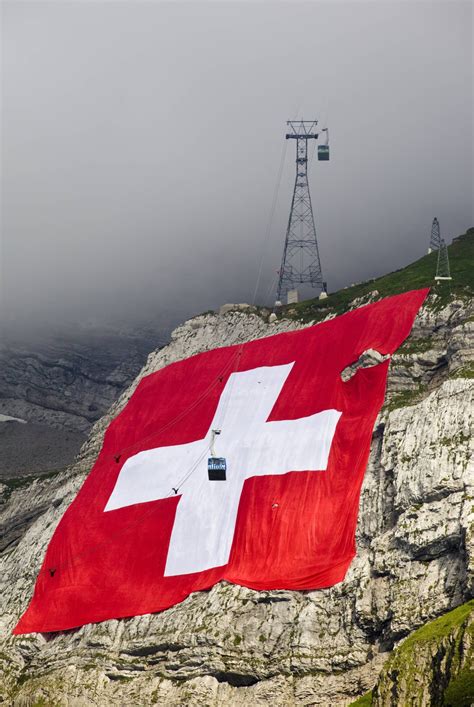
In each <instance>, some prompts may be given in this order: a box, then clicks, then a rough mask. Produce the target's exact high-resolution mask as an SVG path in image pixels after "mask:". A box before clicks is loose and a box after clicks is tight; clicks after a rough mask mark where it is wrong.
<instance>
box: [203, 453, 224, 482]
mask: <svg viewBox="0 0 474 707" xmlns="http://www.w3.org/2000/svg"><path fill="white" fill-rule="evenodd" d="M226 471H227V462H226V460H225V459H224V457H209V459H208V460H207V474H208V476H209V481H225V480H226Z"/></svg>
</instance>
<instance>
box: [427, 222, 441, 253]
mask: <svg viewBox="0 0 474 707" xmlns="http://www.w3.org/2000/svg"><path fill="white" fill-rule="evenodd" d="M440 245H441V232H440V229H439V221H438V219H437V218H436V216H435V218H434V219H433V223H432V224H431V238H430V248H429V251H428V252H429V253H431V252H432V251H433V250H438V249H439V246H440Z"/></svg>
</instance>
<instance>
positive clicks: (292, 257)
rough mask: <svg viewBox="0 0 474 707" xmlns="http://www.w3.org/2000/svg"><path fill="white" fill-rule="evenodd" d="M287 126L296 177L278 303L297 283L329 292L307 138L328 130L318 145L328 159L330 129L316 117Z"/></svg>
mask: <svg viewBox="0 0 474 707" xmlns="http://www.w3.org/2000/svg"><path fill="white" fill-rule="evenodd" d="M287 126H288V132H287V134H286V139H287V140H296V179H295V187H294V191H293V199H292V202H291V210H290V218H289V220H288V227H287V230H286V238H285V247H284V250H283V258H282V261H281V267H280V273H279V280H278V290H277V302H278V303H280V302H281V301H282V298H283V297H285V296H287V295H288V292H289V291H290V290H295V289H296V287H297V285H298V284H306V285H309V286H310V287H317V288H319V289H320V290H321V293H324V294H326V283H325V282H324V281H323V273H322V269H321V261H320V258H319V248H318V241H317V238H316V227H315V225H314V216H313V207H312V204H311V195H310V192H309V183H308V141H309V140H317V139H318V138H319V131H320V132H324V133H326V144H323V145H318V160H319V161H327V160H329V135H328V129H327V128H323V129H321V130H319V129H318V127H317V126H318V121H317V120H292V121H288V122H287Z"/></svg>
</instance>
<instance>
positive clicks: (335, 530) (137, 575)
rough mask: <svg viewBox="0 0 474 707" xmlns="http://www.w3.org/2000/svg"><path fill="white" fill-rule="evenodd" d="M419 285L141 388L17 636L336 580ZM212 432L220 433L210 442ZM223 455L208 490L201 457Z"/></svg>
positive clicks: (115, 427)
mask: <svg viewBox="0 0 474 707" xmlns="http://www.w3.org/2000/svg"><path fill="white" fill-rule="evenodd" d="M427 292H428V291H427V290H417V291H413V292H408V293H406V294H403V295H397V296H395V297H390V298H388V299H385V300H382V301H380V302H377V303H376V304H371V305H367V306H365V307H361V308H360V309H357V310H355V311H353V312H349V313H347V314H344V315H342V316H340V317H337V318H336V319H333V320H331V321H328V322H324V323H322V324H318V325H316V326H312V327H309V328H307V329H303V330H301V331H296V332H291V333H284V334H278V335H276V336H270V337H268V338H264V339H259V340H256V341H252V342H249V343H246V344H243V345H240V346H231V347H227V348H220V349H214V350H213V351H209V352H206V353H202V354H198V355H196V356H193V357H191V358H188V359H186V360H184V361H180V362H178V363H174V364H172V365H170V366H167V367H166V368H164V369H162V370H160V371H157V372H156V373H153V374H151V375H149V376H147V377H146V378H144V379H143V380H142V381H141V382H140V384H139V386H138V388H137V389H136V391H135V393H134V394H133V396H132V397H131V399H130V401H129V403H128V404H127V406H126V407H125V408H124V410H123V411H122V412H121V413H120V415H118V417H117V418H116V419H115V420H114V421H113V422H112V423H111V424H110V426H109V428H108V430H107V432H106V434H105V439H104V444H103V447H102V450H101V452H100V454H99V457H98V459H97V461H96V463H95V465H94V467H93V469H92V471H91V472H90V474H89V476H88V478H87V479H86V481H85V482H84V485H83V486H82V489H81V490H80V492H79V493H78V495H77V497H76V499H75V500H74V501H73V503H72V504H71V506H70V507H69V508H68V510H67V511H66V513H65V514H64V517H63V518H62V520H61V522H60V523H59V525H58V527H57V529H56V532H55V533H54V535H53V538H52V540H51V542H50V544H49V547H48V550H47V552H46V557H45V559H44V562H43V566H42V568H41V570H40V573H39V576H38V579H37V582H36V587H35V591H34V595H33V598H32V600H31V603H30V605H29V607H28V609H27V611H26V612H25V614H24V615H23V616H22V618H21V619H20V621H19V623H18V625H17V627H16V628H15V631H14V632H15V633H29V632H32V631H41V632H48V631H58V630H63V629H68V628H72V627H75V626H80V625H82V624H85V623H90V622H96V621H103V620H105V619H111V618H119V617H125V616H134V615H137V614H145V613H150V612H156V611H161V610H163V609H166V608H168V607H170V606H172V605H173V604H176V603H178V602H180V601H182V600H183V599H184V598H185V597H187V596H188V595H189V594H190V593H191V592H194V591H197V590H203V589H208V588H209V587H212V586H213V585H214V584H215V583H216V582H218V581H220V580H223V579H225V580H227V581H229V582H234V583H236V584H242V585H244V586H247V587H252V588H254V589H262V590H264V589H296V590H297V589H318V588H322V587H329V586H331V585H333V584H335V583H337V582H340V581H341V580H342V579H343V578H344V576H345V574H346V571H347V569H348V567H349V564H350V562H351V560H352V558H353V557H354V554H355V540H354V535H355V527H356V523H357V514H358V504H359V493H360V488H361V484H362V479H363V476H364V470H365V467H366V464H367V458H368V454H369V449H370V442H371V436H372V429H373V425H374V422H375V418H376V416H377V413H378V412H379V410H380V407H381V405H382V403H383V399H384V393H385V384H386V377H387V370H388V365H389V360H387V361H385V362H384V363H382V364H380V365H377V366H374V367H371V368H366V369H362V370H359V371H358V372H357V373H356V375H354V376H353V378H351V380H349V381H348V382H343V381H342V379H341V371H343V370H344V368H346V367H347V366H348V365H349V364H351V363H353V362H354V361H356V360H357V359H358V358H359V356H360V354H362V353H363V352H364V351H365V350H366V349H369V348H372V349H376V350H377V351H379V352H380V353H382V354H392V353H393V352H394V351H395V350H396V349H397V347H398V346H399V345H400V344H401V343H402V342H403V340H404V339H405V338H406V337H407V335H408V333H409V332H410V329H411V327H412V324H413V320H414V318H415V316H416V313H417V312H418V309H419V307H420V306H421V304H422V303H423V301H424V299H425V297H426V295H427ZM213 430H220V434H218V435H214V434H213V432H212V431H213ZM211 454H212V455H215V456H219V457H225V459H226V462H227V479H226V481H210V480H209V478H208V470H207V464H208V457H209V456H211Z"/></svg>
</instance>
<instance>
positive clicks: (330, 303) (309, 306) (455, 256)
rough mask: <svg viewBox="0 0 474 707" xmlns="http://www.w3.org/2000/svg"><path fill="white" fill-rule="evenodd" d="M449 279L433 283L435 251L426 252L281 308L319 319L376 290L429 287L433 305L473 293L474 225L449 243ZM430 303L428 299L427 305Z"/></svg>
mask: <svg viewBox="0 0 474 707" xmlns="http://www.w3.org/2000/svg"><path fill="white" fill-rule="evenodd" d="M448 253H449V263H450V267H451V276H452V278H453V279H452V280H451V281H448V282H439V283H436V282H435V280H434V276H435V274H436V265H437V258H438V254H437V252H434V253H430V254H429V255H425V256H423V257H422V258H420V259H419V260H417V261H415V262H414V263H411V264H410V265H407V267H405V268H401V269H400V270H396V271H395V272H392V273H389V274H388V275H383V276H382V277H378V278H375V279H373V280H368V281H367V282H362V283H360V284H358V285H353V286H352V287H347V288H345V289H343V290H339V291H338V292H334V293H332V294H330V295H329V296H328V297H327V299H323V300H319V299H311V300H305V301H304V302H299V303H298V304H292V305H287V306H286V307H284V308H283V313H282V314H283V316H284V317H287V318H289V319H297V320H300V321H303V322H309V321H311V320H314V321H316V322H318V321H321V320H322V319H324V318H325V317H327V316H328V315H329V314H343V313H344V312H346V311H347V310H348V309H349V306H350V304H351V302H353V300H355V299H356V298H359V297H364V296H366V295H368V294H369V293H370V292H373V291H374V290H377V291H378V293H379V295H380V297H389V296H390V295H396V294H401V293H403V292H408V291H409V290H419V289H422V288H424V287H431V288H432V292H433V293H436V295H438V297H437V298H432V302H433V303H432V306H433V307H435V308H436V309H440V308H441V307H443V306H444V305H445V304H446V303H447V302H448V301H449V300H450V299H451V298H452V296H453V295H455V296H456V297H459V298H462V299H464V298H469V297H472V295H473V293H474V228H470V229H469V230H468V231H467V232H466V233H465V234H464V235H462V236H459V237H458V238H456V239H454V240H453V242H452V244H451V245H450V246H448ZM429 304H430V303H429V302H428V305H429Z"/></svg>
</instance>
